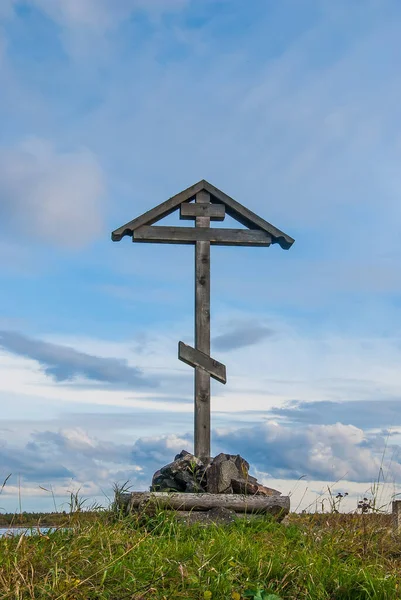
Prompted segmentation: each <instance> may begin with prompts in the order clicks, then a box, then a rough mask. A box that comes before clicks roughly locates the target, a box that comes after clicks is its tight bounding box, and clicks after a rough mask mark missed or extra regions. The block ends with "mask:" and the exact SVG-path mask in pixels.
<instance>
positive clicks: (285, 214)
mask: <svg viewBox="0 0 401 600" xmlns="http://www.w3.org/2000/svg"><path fill="white" fill-rule="evenodd" d="M400 27H401V7H400V4H399V2H397V1H396V0H394V1H391V0H380V1H379V0H363V1H362V0H360V1H358V0H355V1H353V2H349V1H345V0H344V1H342V0H338V1H337V2H331V1H326V0H302V1H299V2H298V1H296V0H282V1H280V2H272V1H270V0H253V1H252V3H245V2H242V1H241V0H230V1H228V0H202V1H196V0H168V1H162V0H119V1H117V0H26V1H25V2H22V1H19V0H2V2H1V6H0V285H1V290H2V294H1V295H0V400H1V402H2V411H1V412H2V417H1V422H0V479H1V478H2V477H3V476H4V478H5V477H6V476H7V475H8V474H9V473H12V476H11V478H10V480H9V481H8V484H7V487H6V488H5V490H4V491H3V493H2V495H1V498H0V507H1V508H3V509H6V510H14V509H16V508H18V486H19V485H20V486H21V490H22V501H23V509H25V510H35V509H38V510H51V509H52V506H53V501H52V498H51V496H50V495H49V494H48V493H46V492H44V491H43V490H41V489H40V488H39V486H42V487H46V488H48V489H49V488H50V486H51V488H52V489H53V490H54V492H55V495H56V498H57V501H58V503H59V504H61V503H62V502H63V501H65V499H66V497H67V496H68V490H70V489H72V490H76V489H78V488H81V493H82V494H83V495H84V496H86V497H89V498H91V499H92V500H94V501H95V500H99V501H102V499H103V500H104V493H107V494H109V495H110V494H111V489H112V484H113V482H115V481H120V482H124V481H126V480H130V482H131V484H132V486H133V488H134V489H135V488H136V489H146V488H147V486H148V485H149V483H150V479H151V476H152V473H153V472H154V471H155V470H156V469H157V468H159V467H160V466H161V465H162V464H165V463H166V462H169V461H170V460H172V459H173V458H174V455H175V454H176V453H177V452H179V451H180V450H182V449H183V448H185V449H189V450H191V449H192V444H193V436H192V428H193V373H192V370H191V369H190V368H189V367H187V366H186V365H184V364H183V363H181V362H179V361H178V360H177V343H178V340H183V341H185V342H186V343H189V344H192V343H193V316H194V315H193V306H194V299H193V250H192V248H191V247H189V246H159V245H151V244H135V245H134V244H132V243H131V241H130V240H129V238H124V239H123V240H122V241H121V242H119V243H112V242H111V239H110V233H111V231H112V230H114V229H116V228H117V227H119V226H121V225H122V224H124V223H126V222H127V221H129V220H131V219H133V218H134V217H136V216H138V215H139V214H141V213H142V212H145V211H146V210H149V209H150V208H152V207H153V206H155V205H157V204H159V203H160V202H162V201H164V200H166V199H167V198H169V197H170V196H172V195H174V194H175V193H178V192H179V191H181V190H182V189H185V188H186V187H188V186H190V185H191V184H193V183H195V182H197V181H199V180H200V179H206V180H208V181H210V182H211V183H212V184H213V185H215V186H217V187H218V188H220V189H222V190H223V191H225V192H226V193H227V194H229V195H230V196H232V197H233V198H235V199H236V200H238V201H239V202H241V203H242V204H244V205H246V206H247V207H249V208H250V209H251V210H253V211H254V212H256V213H257V214H259V215H260V216H262V217H263V218H265V219H266V220H267V221H269V222H271V223H273V224H274V225H275V226H276V227H278V228H279V229H282V230H283V231H285V232H286V233H288V234H289V235H290V236H292V237H293V238H295V240H296V242H295V244H294V245H293V247H292V248H291V249H290V250H288V251H283V250H281V248H280V247H279V246H272V247H270V248H221V247H213V248H212V318H211V320H212V355H213V356H214V357H215V358H216V359H217V360H220V361H221V362H223V363H225V364H226V365H227V376H228V382H227V385H226V386H222V385H220V384H218V383H214V382H213V384H212V392H213V397H212V410H213V414H212V426H213V432H212V440H213V442H212V453H213V454H217V453H218V452H220V451H226V452H232V453H238V452H239V453H241V454H242V455H243V456H244V457H245V458H246V459H247V460H248V461H249V462H250V463H251V468H252V472H253V473H254V474H256V475H257V476H258V477H259V478H260V479H261V480H263V481H264V482H265V483H266V484H269V485H271V486H272V487H275V488H279V489H281V490H282V491H283V492H285V493H287V492H290V491H291V492H292V493H293V507H294V508H295V507H296V505H297V503H298V500H299V501H300V500H301V498H304V500H303V502H304V503H305V502H306V503H308V502H313V500H314V499H315V498H316V497H317V494H318V493H320V491H321V490H324V489H325V488H327V485H331V484H332V483H334V482H335V481H337V480H340V483H339V484H337V487H336V489H338V490H340V491H348V493H349V502H350V505H349V506H350V508H354V507H355V506H356V500H357V498H358V495H361V494H362V495H365V492H366V490H368V489H369V486H370V484H371V482H372V481H373V480H374V479H375V478H376V477H377V475H378V472H379V469H380V464H381V460H382V455H383V452H384V451H385V472H386V476H387V484H386V485H387V488H386V493H390V491H391V493H393V492H394V491H395V492H397V491H398V490H399V487H397V486H399V485H400V484H401V456H400V455H399V452H398V450H399V444H400V443H401V437H400V427H401V410H400V385H401V376H400V368H399V365H400V362H401V328H400V316H401V315H400V312H401V295H400V292H401V276H400V269H399V264H400V258H401V244H400V235H399V230H400V217H401V203H400V200H399V198H400V191H401V176H400V170H399V164H400V159H401V133H400V132H401V108H400V107H401V102H400V97H401V75H400V73H401V69H400V67H401V46H400V44H399V32H400ZM167 222H169V223H176V224H179V220H178V217H177V215H171V216H170V217H168V220H167V219H166V223H167ZM228 222H229V221H228V219H227V224H228ZM181 224H182V223H181ZM300 477H302V480H301V483H297V480H298V479H299V478H300ZM389 490H390V491H389ZM304 494H305V495H304Z"/></svg>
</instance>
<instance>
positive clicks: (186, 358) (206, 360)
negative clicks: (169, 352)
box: [178, 342, 227, 383]
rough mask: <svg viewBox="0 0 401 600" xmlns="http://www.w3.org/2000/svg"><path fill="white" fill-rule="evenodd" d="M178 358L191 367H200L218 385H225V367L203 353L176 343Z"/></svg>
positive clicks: (182, 343)
mask: <svg viewBox="0 0 401 600" xmlns="http://www.w3.org/2000/svg"><path fill="white" fill-rule="evenodd" d="M178 358H179V359H180V360H182V362H184V363H186V364H187V365H189V366H191V367H200V368H201V369H204V370H205V371H207V373H209V375H210V377H213V379H217V381H220V383H227V376H226V366H225V365H223V364H222V363H219V362H218V361H217V360H214V359H213V358H211V357H210V356H208V355H207V354H205V353H204V352H201V351H200V350H196V349H195V348H192V346H187V344H184V342H178Z"/></svg>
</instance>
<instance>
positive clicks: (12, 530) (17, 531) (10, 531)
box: [0, 527, 68, 537]
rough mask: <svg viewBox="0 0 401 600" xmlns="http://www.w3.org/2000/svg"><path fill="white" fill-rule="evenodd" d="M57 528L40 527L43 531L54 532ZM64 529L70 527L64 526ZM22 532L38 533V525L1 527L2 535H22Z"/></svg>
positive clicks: (0, 534)
mask: <svg viewBox="0 0 401 600" xmlns="http://www.w3.org/2000/svg"><path fill="white" fill-rule="evenodd" d="M55 529H57V527H39V531H40V532H41V533H47V532H49V531H50V532H52V531H55ZM60 529H62V528H60ZM64 529H68V528H67V527H64ZM21 533H25V535H35V534H36V535H38V529H37V527H9V528H6V527H0V537H3V536H5V535H6V536H7V535H21Z"/></svg>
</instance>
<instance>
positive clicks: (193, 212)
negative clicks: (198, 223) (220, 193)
mask: <svg viewBox="0 0 401 600" xmlns="http://www.w3.org/2000/svg"><path fill="white" fill-rule="evenodd" d="M225 215H226V209H225V207H224V204H212V203H211V202H209V203H208V204H199V203H196V204H189V203H188V202H184V203H183V204H181V206H180V219H183V220H186V221H189V220H193V219H195V217H210V220H211V221H224V217H225Z"/></svg>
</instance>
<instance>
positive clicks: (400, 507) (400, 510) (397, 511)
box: [392, 500, 401, 533]
mask: <svg viewBox="0 0 401 600" xmlns="http://www.w3.org/2000/svg"><path fill="white" fill-rule="evenodd" d="M392 517H393V530H394V533H401V500H393V503H392Z"/></svg>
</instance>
